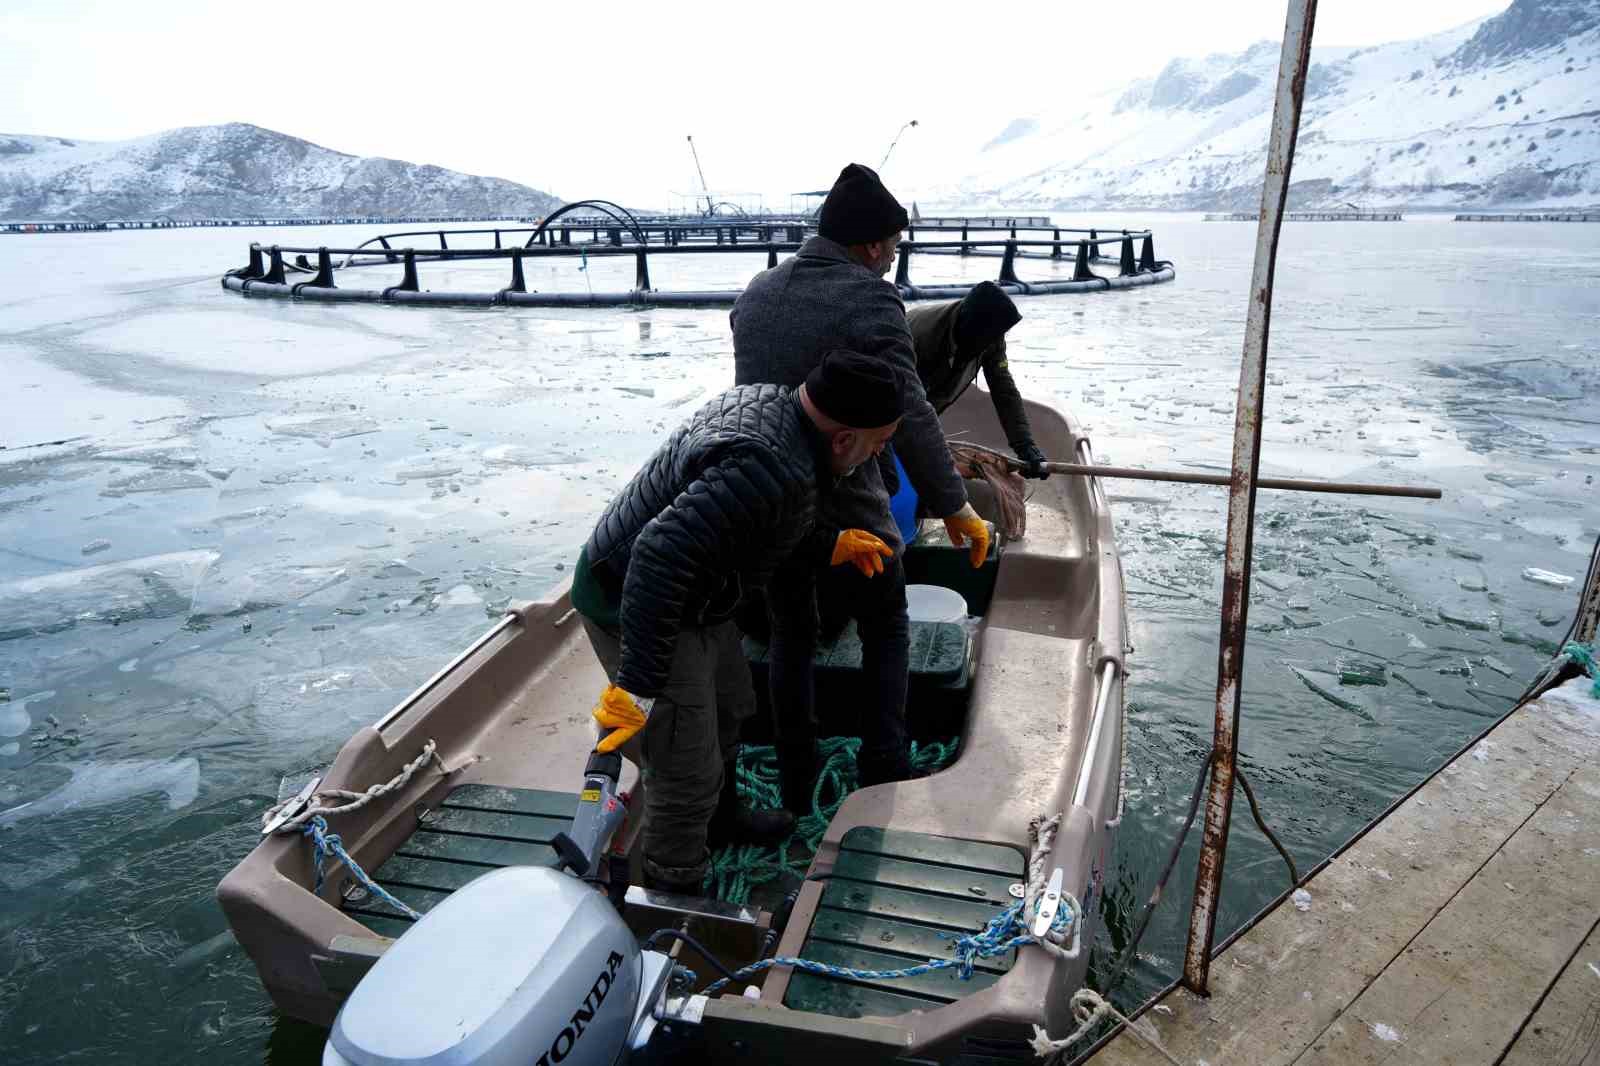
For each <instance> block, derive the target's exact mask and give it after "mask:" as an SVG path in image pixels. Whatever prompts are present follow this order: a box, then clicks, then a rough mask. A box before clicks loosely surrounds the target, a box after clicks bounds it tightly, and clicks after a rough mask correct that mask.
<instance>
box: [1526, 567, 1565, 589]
mask: <svg viewBox="0 0 1600 1066" xmlns="http://www.w3.org/2000/svg"><path fill="white" fill-rule="evenodd" d="M1522 580H1524V581H1532V582H1533V583H1534V584H1535V585H1549V586H1550V587H1551V588H1556V589H1564V588H1566V587H1567V586H1568V585H1570V584H1572V581H1573V579H1572V578H1570V577H1568V576H1567V575H1566V574H1558V573H1556V572H1555V571H1553V570H1541V569H1539V568H1538V567H1537V566H1530V567H1527V568H1525V569H1524V570H1523V571H1522Z"/></svg>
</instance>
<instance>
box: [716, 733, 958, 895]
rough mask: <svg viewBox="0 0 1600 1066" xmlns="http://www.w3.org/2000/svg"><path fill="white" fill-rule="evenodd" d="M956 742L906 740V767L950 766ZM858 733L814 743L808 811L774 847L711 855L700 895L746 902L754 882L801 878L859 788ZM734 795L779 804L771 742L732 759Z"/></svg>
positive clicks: (755, 804) (765, 806)
mask: <svg viewBox="0 0 1600 1066" xmlns="http://www.w3.org/2000/svg"><path fill="white" fill-rule="evenodd" d="M957 743H958V741H957V740H956V738H954V737H952V738H951V739H949V740H946V741H930V742H929V743H926V744H918V743H917V742H916V741H914V740H913V741H912V742H911V768H912V769H913V770H915V771H917V772H918V773H920V774H931V773H933V772H934V771H936V770H942V769H944V768H945V767H946V766H949V765H950V763H951V762H953V761H954V760H955V757H956V746H957ZM860 750H861V738H860V737H828V738H826V739H824V740H821V741H819V742H818V744H817V755H818V760H819V762H820V763H821V766H822V769H821V770H820V771H819V772H818V773H817V783H816V787H815V788H814V789H813V791H812V793H811V810H809V811H807V812H805V813H804V814H802V815H800V817H799V818H798V819H797V820H796V821H795V826H794V833H793V834H791V835H790V837H789V839H788V840H785V841H784V842H783V843H782V844H779V845H778V846H776V847H762V846H760V845H757V844H734V845H730V846H728V847H725V848H720V849H718V850H717V851H714V852H712V853H711V868H710V869H709V870H708V871H707V872H706V879H705V885H704V887H705V893H706V895H708V896H711V897H712V898H714V899H720V900H722V901H724V902H726V903H736V904H743V903H749V902H750V892H751V890H752V889H754V888H756V887H757V886H759V885H764V884H768V883H770V882H772V881H778V880H782V879H783V878H784V877H792V878H794V879H796V880H798V879H800V878H802V877H804V876H805V873H806V867H807V866H809V865H810V864H811V857H812V856H813V855H815V854H816V853H817V846H818V845H819V844H821V843H822V837H823V834H825V833H826V832H827V831H828V823H829V822H831V821H833V816H834V814H835V812H837V811H838V810H839V805H840V804H841V803H843V802H844V799H845V797H846V796H848V795H850V793H852V792H854V791H855V790H856V789H857V788H859V787H860V784H861V779H860V776H859V774H858V772H857V769H856V756H857V755H858V754H859V753H860ZM736 772H737V774H738V783H739V797H740V799H742V800H743V801H744V802H745V803H746V804H748V805H749V806H750V807H751V808H753V809H755V810H770V809H774V808H778V807H782V806H783V789H782V787H781V785H780V784H779V778H778V752H777V749H776V748H774V747H772V746H771V745H767V746H763V747H751V746H749V745H746V746H744V747H743V748H741V749H740V751H739V759H738V763H737V770H736Z"/></svg>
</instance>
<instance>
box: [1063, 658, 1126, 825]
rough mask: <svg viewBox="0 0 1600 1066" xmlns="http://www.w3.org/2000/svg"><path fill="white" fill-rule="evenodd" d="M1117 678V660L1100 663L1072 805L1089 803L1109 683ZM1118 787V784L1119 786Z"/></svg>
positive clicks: (1107, 704) (1109, 687)
mask: <svg viewBox="0 0 1600 1066" xmlns="http://www.w3.org/2000/svg"><path fill="white" fill-rule="evenodd" d="M1116 678H1117V661H1116V660H1115V659H1106V660H1105V661H1103V662H1102V663H1101V664H1100V676H1099V681H1098V682H1097V684H1096V685H1095V696H1094V715H1093V717H1092V718H1090V720H1089V739H1088V741H1087V743H1085V744H1084V746H1083V761H1082V762H1081V763H1079V765H1078V783H1077V786H1076V787H1075V788H1074V789H1073V790H1072V805H1073V806H1074V807H1087V806H1088V805H1089V783H1090V779H1091V778H1092V777H1093V776H1094V769H1095V767H1096V766H1098V765H1099V762H1098V761H1097V760H1096V759H1095V757H1094V753H1095V749H1096V748H1098V747H1099V746H1100V734H1101V733H1102V732H1104V730H1105V724H1106V708H1107V707H1109V706H1110V703H1111V685H1112V683H1113V682H1114V681H1115V680H1116ZM1119 787H1120V786H1119Z"/></svg>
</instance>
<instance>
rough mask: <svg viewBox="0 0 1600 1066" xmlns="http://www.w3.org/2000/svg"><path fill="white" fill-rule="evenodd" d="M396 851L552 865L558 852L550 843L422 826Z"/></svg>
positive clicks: (482, 862)
mask: <svg viewBox="0 0 1600 1066" xmlns="http://www.w3.org/2000/svg"><path fill="white" fill-rule="evenodd" d="M395 854H396V855H399V854H405V855H409V856H411V857H412V858H418V859H439V860H442V861H445V862H451V861H454V862H472V863H477V864H479V865H480V866H549V865H550V863H551V861H552V860H551V858H550V856H552V855H553V854H555V852H554V851H553V849H552V848H551V847H550V845H549V844H541V843H539V842H537V841H530V840H506V839H503V838H499V837H471V836H461V835H459V834H456V833H436V832H433V831H432V830H429V829H419V830H417V831H416V832H415V833H412V834H411V839H410V840H408V841H406V842H405V843H404V844H402V845H401V846H400V849H399V850H398V851H396V852H395Z"/></svg>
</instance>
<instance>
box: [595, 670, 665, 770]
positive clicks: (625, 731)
mask: <svg viewBox="0 0 1600 1066" xmlns="http://www.w3.org/2000/svg"><path fill="white" fill-rule="evenodd" d="M654 703H655V700H639V699H635V697H634V696H633V694H632V693H631V692H628V691H627V690H625V689H620V688H618V687H617V686H615V685H607V686H606V688H605V691H604V692H602V693H600V702H599V703H596V704H595V705H594V720H595V721H596V722H599V723H600V728H601V730H607V729H609V730H610V732H609V733H603V734H602V736H601V737H600V742H599V743H598V744H596V745H595V746H594V750H595V751H597V752H600V753H601V754H602V755H604V754H605V753H606V752H609V751H615V750H616V749H618V748H620V747H621V746H622V745H623V744H625V743H627V741H628V740H629V739H630V738H631V737H632V736H633V735H634V734H635V733H637V732H639V730H641V729H643V728H644V723H645V720H646V719H647V718H648V717H649V715H650V706H651V705H652V704H654Z"/></svg>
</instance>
